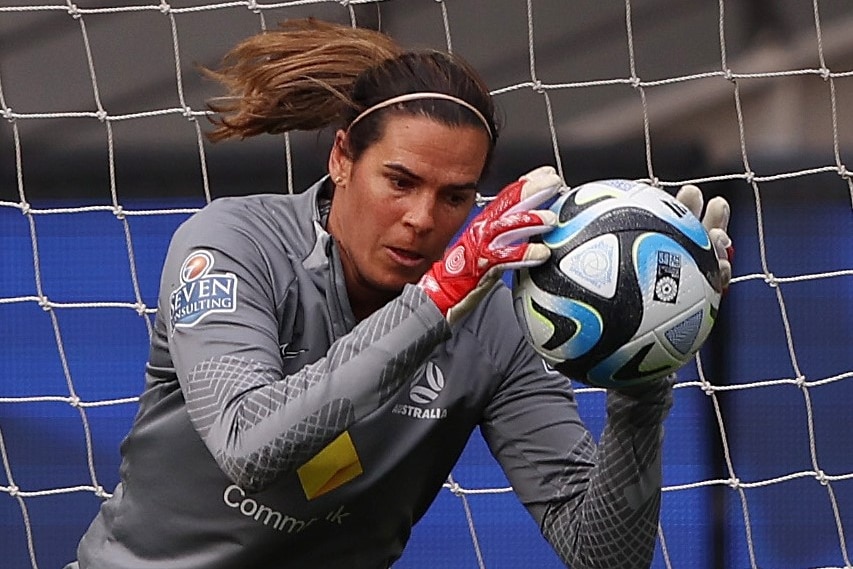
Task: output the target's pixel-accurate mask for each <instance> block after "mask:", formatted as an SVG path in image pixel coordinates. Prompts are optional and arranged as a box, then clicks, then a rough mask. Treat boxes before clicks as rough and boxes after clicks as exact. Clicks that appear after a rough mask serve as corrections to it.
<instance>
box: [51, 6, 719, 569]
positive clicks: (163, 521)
mask: <svg viewBox="0 0 853 569" xmlns="http://www.w3.org/2000/svg"><path fill="white" fill-rule="evenodd" d="M209 73H210V75H211V76H212V77H214V78H216V79H217V80H219V81H221V82H222V83H223V84H224V85H225V87H226V88H227V90H228V96H227V97H224V98H222V99H218V100H216V101H215V102H213V103H212V104H211V108H212V109H213V110H214V111H216V113H217V115H216V116H217V118H216V119H215V122H216V127H215V129H214V130H212V132H211V133H210V137H211V139H212V140H214V141H219V140H224V139H229V138H245V137H250V136H255V135H259V134H262V133H281V132H285V131H289V130H294V129H298V130H314V129H321V128H324V127H330V126H331V127H333V128H336V129H337V130H336V133H335V137H334V143H333V145H332V148H331V150H330V152H329V159H328V176H326V177H324V178H323V179H321V180H319V181H318V182H317V183H316V184H314V185H313V186H311V187H310V188H308V189H306V190H305V191H304V192H303V193H300V194H298V195H287V196H283V195H268V194H267V195H254V196H249V197H240V198H225V199H219V200H216V201H214V202H213V203H212V204H210V205H209V206H207V207H206V208H204V209H203V210H202V211H200V212H199V213H197V214H196V215H194V216H193V217H192V218H191V219H189V220H188V221H187V222H186V223H184V224H183V225H182V226H181V227H180V228H179V229H178V231H177V232H176V233H175V235H174V237H173V240H172V242H171V245H170V247H169V251H168V255H167V258H166V261H165V265H164V268H163V273H162V279H161V291H160V297H159V308H158V313H157V318H156V325H155V333H154V337H153V341H152V344H151V351H150V357H149V361H148V365H147V368H146V384H145V390H144V392H143V394H142V396H141V398H140V407H139V412H138V415H137V417H136V419H135V421H134V424H133V427H132V429H131V431H130V433H129V435H128V436H127V438H126V440H125V441H124V443H123V444H122V448H121V451H122V466H121V482H120V483H119V485H118V486H117V487H116V488H115V491H114V493H113V495H112V497H111V498H110V499H109V500H107V501H106V502H104V504H103V505H102V507H101V510H100V512H99V513H98V515H97V517H96V518H95V519H94V521H93V522H92V524H91V526H90V528H89V529H88V531H87V532H86V534H85V535H84V536H83V538H82V540H81V542H80V545H79V548H78V559H77V561H75V562H73V563H71V564H69V566H68V567H69V568H79V569H106V568H109V569H125V568H126V569H130V568H133V569H141V568H151V569H155V568H164V569H165V568H168V569H182V568H186V569H190V568H198V569H202V568H203V569H217V568H235V567H239V568H244V567H246V568H248V567H252V568H265V567H270V568H273V567H275V568H282V567H323V568H327V569H328V568H337V567H342V568H343V567H346V568H348V569H349V568H380V567H382V568H384V567H389V566H390V565H391V564H393V563H394V561H395V560H396V559H398V558H399V557H400V555H401V553H402V551H403V549H404V547H405V545H406V542H407V540H408V537H409V535H410V531H411V528H412V525H413V524H414V523H416V522H417V521H418V520H419V519H420V518H421V516H423V514H424V513H425V512H426V510H427V509H428V507H429V505H430V503H431V502H432V501H433V499H434V498H435V496H436V494H437V493H438V492H439V491H440V489H441V487H442V484H443V483H444V481H445V480H446V478H447V476H448V474H449V473H450V471H451V469H452V467H453V466H454V464H455V462H456V461H457V459H458V458H459V456H460V454H461V452H462V450H463V448H464V447H465V444H466V442H467V440H468V438H469V436H470V435H471V432H472V431H473V429H474V428H475V427H478V426H479V427H480V429H481V430H482V433H483V436H484V438H485V440H486V441H487V443H488V445H489V447H490V449H491V451H492V453H493V454H494V456H495V457H496V458H497V460H498V461H499V463H500V465H501V467H502V468H503V470H504V471H505V472H506V475H507V477H508V478H509V480H510V482H511V483H512V486H513V488H514V490H515V492H516V493H517V495H518V497H519V499H520V500H521V501H522V503H523V504H524V505H525V506H526V508H527V509H528V511H529V512H530V514H531V516H532V517H533V519H534V520H535V522H536V523H537V524H538V525H539V527H540V528H541V531H542V534H543V535H544V537H545V539H547V540H548V541H549V542H550V543H551V545H552V546H553V547H554V549H555V550H556V551H557V553H558V554H559V555H560V557H561V558H562V559H563V560H564V561H565V563H566V564H567V565H569V566H571V567H573V568H574V569H583V568H593V567H601V568H604V567H606V568H608V569H610V568H613V567H620V568H629V567H647V566H648V565H649V564H650V562H651V558H652V553H653V550H654V540H655V532H656V528H657V523H658V515H659V504H660V490H661V464H660V460H661V433H662V430H661V424H662V422H663V420H664V417H665V416H666V414H667V410H668V409H669V407H670V405H671V402H672V397H671V383H670V381H666V380H661V381H659V382H656V383H652V384H648V385H647V386H646V387H645V388H644V389H643V390H642V391H637V390H634V391H632V392H631V393H620V392H618V391H610V392H609V393H608V395H607V413H608V419H607V424H606V427H605V430H604V433H603V434H602V436H601V439H600V442H599V443H598V444H595V443H594V441H593V438H592V437H591V436H590V433H589V432H588V431H587V429H586V428H585V426H584V424H583V423H582V421H581V419H580V418H579V416H578V412H577V408H576V403H575V399H574V396H573V393H572V389H571V385H570V382H569V379H568V378H566V377H564V376H562V375H560V374H558V373H554V372H553V371H550V370H548V369H546V367H545V366H544V365H543V364H542V362H541V360H540V359H539V358H538V357H537V355H536V354H535V353H534V351H533V349H532V348H531V347H530V346H529V345H528V344H527V343H526V341H525V340H524V338H523V336H522V333H521V331H520V329H519V327H518V324H517V322H516V319H515V314H514V311H513V308H512V302H511V298H510V293H509V291H508V290H507V288H506V287H505V286H504V285H503V284H502V283H501V282H500V274H501V271H503V270H506V269H513V268H518V267H524V266H532V265H535V264H539V263H542V262H543V261H545V260H546V259H547V257H548V254H549V253H548V250H547V248H545V247H544V246H543V245H540V244H533V243H528V242H527V239H526V238H527V237H529V236H531V235H535V234H537V233H542V232H545V231H547V230H548V229H550V227H551V226H552V225H553V224H554V223H555V221H556V220H555V219H554V217H555V216H554V214H553V213H551V212H549V211H547V210H539V209H537V208H539V207H540V206H542V205H543V204H544V203H545V202H547V201H548V200H549V199H550V198H551V197H553V196H554V195H555V193H557V192H558V191H559V189H560V188H561V186H562V181H561V180H560V178H559V177H558V176H557V175H556V174H555V172H554V170H553V169H552V168H549V167H543V168H540V169H537V170H534V171H532V172H530V173H528V174H526V175H524V176H522V177H521V178H519V179H518V180H517V181H515V182H513V183H511V184H509V185H508V186H507V187H506V188H505V189H504V190H503V191H501V192H500V193H499V194H498V196H497V197H496V199H495V200H494V201H493V202H492V203H491V204H490V205H489V206H488V207H487V208H485V210H484V211H483V212H482V213H481V214H480V215H478V216H477V217H476V218H475V219H474V220H473V221H471V222H470V223H468V224H467V227H466V230H465V231H464V232H463V233H462V234H461V237H460V238H459V239H458V240H457V241H456V242H455V243H454V244H453V245H452V246H451V247H448V244H449V243H450V241H451V240H452V239H453V237H454V235H456V234H457V232H458V231H459V230H460V229H461V228H462V227H463V226H465V224H466V221H468V216H469V213H470V212H471V209H472V207H473V205H474V202H475V196H476V192H477V184H478V182H479V181H480V179H481V177H482V176H483V173H484V170H485V169H486V167H487V165H488V163H489V161H490V158H491V156H492V152H493V149H494V146H495V143H496V141H497V138H498V125H497V124H496V121H495V118H494V117H495V110H494V107H493V102H492V100H491V98H490V96H489V92H488V90H487V89H486V87H485V86H484V84H483V82H482V81H481V80H480V79H479V78H478V76H477V75H476V74H475V72H474V71H473V70H472V69H470V67H469V66H468V65H466V64H465V63H464V62H463V61H461V60H460V59H459V58H458V57H455V56H451V55H449V54H446V53H442V52H435V51H424V52H413V51H406V50H404V49H402V48H400V47H399V46H398V45H396V44H395V43H394V42H393V41H392V40H391V39H390V38H388V37H387V36H385V35H383V34H380V33H378V32H373V31H369V30H364V29H353V28H350V27H345V26H337V25H332V24H326V23H321V22H317V21H312V20H305V21H294V22H290V23H288V24H286V25H285V26H283V27H282V28H281V29H279V30H276V31H270V32H265V33H262V34H260V35H258V36H255V37H252V38H249V39H247V40H246V41H245V42H243V43H241V44H240V45H238V46H237V47H236V48H235V49H234V50H232V52H231V53H230V54H229V55H228V57H227V58H226V60H225V61H224V64H223V66H222V68H220V69H219V70H216V71H210V72H209ZM691 191H692V197H693V199H692V200H690V201H691V204H690V205H691V206H692V209H694V210H697V211H696V213H699V211H698V210H701V207H702V206H701V194H699V193H698V192H697V191H695V190H691ZM711 203H712V204H714V205H713V207H710V206H711V204H709V208H708V209H709V211H710V210H713V211H711V215H712V216H713V219H712V220H711V222H710V224H711V225H713V226H716V227H715V228H714V230H713V235H714V236H715V237H716V240H717V241H718V242H721V243H723V244H727V240H728V237H727V236H726V234H725V223H726V219H727V215H726V214H727V209H726V208H727V205H726V204H725V202H722V201H720V200H715V201H713V202H711ZM706 219H707V217H706ZM721 265H722V267H723V272H724V274H725V275H730V269H729V268H728V260H727V259H726V258H725V255H722V256H721Z"/></svg>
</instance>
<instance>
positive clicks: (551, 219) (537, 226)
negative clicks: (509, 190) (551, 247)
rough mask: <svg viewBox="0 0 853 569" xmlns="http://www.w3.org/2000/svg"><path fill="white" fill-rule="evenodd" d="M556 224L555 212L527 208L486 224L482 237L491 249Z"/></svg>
mask: <svg viewBox="0 0 853 569" xmlns="http://www.w3.org/2000/svg"><path fill="white" fill-rule="evenodd" d="M555 225H557V214H556V213H554V212H553V211H550V210H547V209H542V210H529V211H520V212H517V213H512V214H507V215H504V216H502V217H500V218H499V219H496V220H495V221H493V222H491V223H489V224H488V226H487V227H486V228H484V231H483V238H484V240H485V241H486V243H487V244H488V248H489V249H491V250H495V249H500V248H502V247H506V246H508V245H510V244H512V243H517V242H519V241H526V240H527V239H529V238H530V237H532V236H533V235H541V234H543V233H547V232H549V231H551V229H553V227H554V226H555Z"/></svg>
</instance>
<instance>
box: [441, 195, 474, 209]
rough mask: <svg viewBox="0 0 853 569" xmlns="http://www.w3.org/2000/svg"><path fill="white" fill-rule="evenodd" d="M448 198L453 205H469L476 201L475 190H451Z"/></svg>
mask: <svg viewBox="0 0 853 569" xmlns="http://www.w3.org/2000/svg"><path fill="white" fill-rule="evenodd" d="M446 200H447V203H448V204H449V205H451V206H453V207H463V206H468V205H470V204H472V203H473V201H474V192H450V193H448V194H447V197H446Z"/></svg>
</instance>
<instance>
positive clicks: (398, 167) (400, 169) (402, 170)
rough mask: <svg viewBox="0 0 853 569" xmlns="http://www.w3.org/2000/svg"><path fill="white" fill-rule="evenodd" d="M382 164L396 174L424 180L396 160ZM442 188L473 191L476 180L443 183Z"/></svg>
mask: <svg viewBox="0 0 853 569" xmlns="http://www.w3.org/2000/svg"><path fill="white" fill-rule="evenodd" d="M383 166H385V168H386V169H387V170H392V171H394V172H397V173H398V174H402V175H403V176H406V177H407V178H411V179H412V180H415V181H416V182H423V181H424V179H423V178H422V177H421V176H418V175H417V174H415V173H414V172H412V171H411V170H409V169H408V168H406V167H405V166H403V165H402V164H399V163H397V162H386V163H385V164H383ZM442 189H446V190H451V191H456V190H474V191H476V190H477V182H466V183H464V184H445V185H444V186H442Z"/></svg>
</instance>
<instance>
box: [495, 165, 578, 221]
mask: <svg viewBox="0 0 853 569" xmlns="http://www.w3.org/2000/svg"><path fill="white" fill-rule="evenodd" d="M519 180H522V181H524V185H523V186H522V187H521V195H520V196H519V199H518V203H516V204H515V205H514V206H512V207H511V208H510V209H509V210H507V211H506V212H505V213H512V212H515V211H523V210H526V209H536V208H538V207H539V206H541V205H542V204H544V203H545V202H547V201H548V200H549V199H551V198H553V197H554V196H556V195H557V194H558V193H559V192H560V190H561V189H563V188H564V187H565V184H564V183H563V179H562V178H560V176H559V175H558V174H557V171H556V170H554V168H553V166H540V167H539V168H536V169H535V170H532V171H530V172H528V173H527V174H525V175H524V176H522V177H521V178H519Z"/></svg>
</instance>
